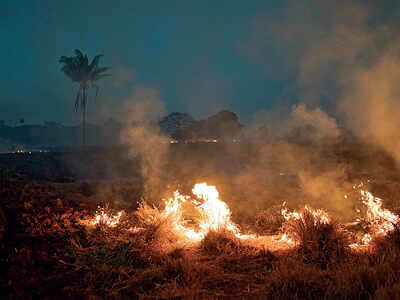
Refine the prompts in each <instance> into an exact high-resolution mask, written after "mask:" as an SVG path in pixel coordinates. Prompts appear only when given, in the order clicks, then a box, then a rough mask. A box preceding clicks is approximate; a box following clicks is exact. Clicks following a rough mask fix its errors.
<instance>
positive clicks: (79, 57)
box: [74, 49, 83, 61]
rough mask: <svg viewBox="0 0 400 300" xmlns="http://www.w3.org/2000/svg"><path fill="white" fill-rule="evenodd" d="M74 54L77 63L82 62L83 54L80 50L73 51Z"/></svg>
mask: <svg viewBox="0 0 400 300" xmlns="http://www.w3.org/2000/svg"><path fill="white" fill-rule="evenodd" d="M74 52H75V55H76V57H77V58H78V59H79V61H82V60H83V53H82V52H81V50H79V49H75V51H74Z"/></svg>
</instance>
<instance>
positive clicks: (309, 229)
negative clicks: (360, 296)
mask: <svg viewBox="0 0 400 300" xmlns="http://www.w3.org/2000/svg"><path fill="white" fill-rule="evenodd" d="M283 229H284V230H285V232H288V233H289V234H290V235H291V236H292V237H293V238H294V240H295V241H296V242H297V243H298V247H297V250H298V254H299V255H300V256H301V258H302V259H303V261H304V263H307V264H315V265H317V266H319V267H320V268H322V269H325V268H327V266H328V265H330V264H333V263H335V262H336V261H339V260H343V258H346V256H347V253H348V252H349V244H350V239H349V235H348V233H347V232H346V231H345V230H343V229H342V228H341V227H340V225H339V223H337V222H336V221H332V220H329V221H328V222H327V221H326V219H322V218H321V217H320V216H319V215H318V214H313V211H312V210H311V209H310V208H305V209H303V211H302V212H301V213H300V217H299V218H291V219H289V220H287V221H286V222H285V223H284V225H283Z"/></svg>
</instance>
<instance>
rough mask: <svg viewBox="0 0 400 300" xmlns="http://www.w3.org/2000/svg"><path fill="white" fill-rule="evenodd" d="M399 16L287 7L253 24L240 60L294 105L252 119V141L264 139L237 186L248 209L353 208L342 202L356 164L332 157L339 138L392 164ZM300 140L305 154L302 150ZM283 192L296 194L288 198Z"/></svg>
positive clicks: (326, 4) (344, 211) (342, 211)
mask: <svg viewBox="0 0 400 300" xmlns="http://www.w3.org/2000/svg"><path fill="white" fill-rule="evenodd" d="M398 12H399V6H398V5H395V4H394V2H391V1H383V2H382V3H381V2H379V3H378V2H374V1H347V0H346V1H345V0H339V1H318V0H308V1H286V2H285V6H284V8H283V9H282V11H281V13H280V14H275V15H271V14H270V13H261V14H259V15H258V16H257V17H256V18H255V19H254V21H253V24H252V32H251V35H250V37H249V38H248V39H247V40H244V41H242V42H241V44H240V50H241V52H242V53H243V54H245V55H246V57H247V58H248V59H249V61H250V62H252V63H255V64H261V65H263V66H265V72H266V74H267V75H269V76H270V77H273V78H275V79H280V80H285V81H286V82H287V83H288V84H289V85H293V87H291V88H289V90H291V91H293V92H294V93H295V95H288V96H289V97H292V98H294V97H296V99H298V100H299V99H301V102H300V101H296V102H297V103H300V104H297V105H294V106H292V110H291V111H289V109H287V107H286V108H282V107H277V108H273V109H272V110H270V111H267V112H259V113H258V114H257V115H256V116H255V120H254V123H253V124H252V126H251V130H250V133H254V132H255V131H257V129H262V130H260V131H259V133H260V132H261V133H264V134H265V135H267V138H265V139H264V140H263V142H262V144H261V146H260V147H259V150H258V151H257V153H256V155H255V157H256V158H255V159H254V160H255V162H256V163H252V164H249V167H248V168H247V169H246V170H243V171H242V172H241V174H240V175H239V176H238V177H237V178H236V181H237V183H241V182H246V186H248V187H249V190H248V191H246V193H247V195H246V197H249V196H250V197H252V198H251V199H252V205H248V206H251V207H260V206H261V205H263V201H266V202H268V201H269V202H271V201H272V202H275V203H276V202H278V203H279V201H276V199H279V200H282V198H287V199H285V200H287V201H288V203H289V204H290V203H292V204H296V203H302V202H303V203H304V202H305V203H310V204H311V205H315V206H316V207H323V208H327V209H329V210H333V211H335V212H336V213H338V214H339V215H342V216H348V215H349V213H350V211H351V207H352V204H351V201H350V200H349V199H347V200H346V199H345V198H344V197H343V196H344V194H346V193H348V192H349V190H351V185H352V182H350V179H349V178H350V176H349V169H351V168H352V166H350V164H352V163H353V162H349V161H343V157H342V158H341V159H340V157H338V156H337V155H336V152H338V151H339V150H338V149H340V147H344V146H343V145H344V144H339V143H340V142H341V134H342V132H344V131H346V132H348V131H350V132H351V133H353V135H354V136H355V137H356V138H357V139H359V140H362V141H364V142H367V143H370V144H371V145H377V146H379V147H381V148H382V149H384V150H385V151H387V152H388V153H390V154H391V155H392V156H393V157H394V158H395V160H396V161H397V163H399V161H400V155H399V154H398V153H399V151H398V150H399V147H400V144H399V140H400V139H399V138H400V136H399V131H398V128H400V121H399V120H400V115H399V113H400V104H399V102H398V99H399V96H400V95H399V92H400V90H399V87H398V86H399V85H398V79H399V78H400V77H399V75H400V74H399V70H400V65H399V53H400V51H399V50H400V49H399V45H400V43H399V38H398V31H399V30H398V28H399V27H398V21H397V19H398V18H397V17H396V16H397V15H398ZM282 103H284V102H281V103H280V105H282ZM278 105H279V104H278ZM339 124H340V125H339ZM255 136H257V134H255ZM299 137H300V139H302V138H304V137H306V140H307V141H308V142H310V143H309V145H308V146H307V145H304V144H299V143H298V140H299V139H298V138H299ZM324 140H325V141H329V142H328V143H326V142H324ZM342 142H343V141H342ZM346 147H352V146H351V145H348V146H346ZM350 149H351V148H350ZM351 151H355V149H351ZM359 151H365V149H359ZM371 153H372V150H371ZM364 154H365V153H364ZM253 155H254V154H253ZM371 172H372V170H371ZM372 173H373V172H372ZM279 174H282V176H280V177H279ZM289 175H290V176H289ZM277 178H280V180H279V179H277ZM292 179H293V180H292ZM280 182H286V183H285V184H284V185H286V186H287V185H293V188H292V192H290V193H288V191H286V190H285V191H283V189H282V187H281V185H280ZM262 186H264V187H267V186H269V187H271V186H274V189H275V191H265V188H264V190H263V189H262ZM250 187H251V188H250ZM261 195H262V196H261ZM281 195H285V196H281ZM262 198H264V199H265V200H263V199H262Z"/></svg>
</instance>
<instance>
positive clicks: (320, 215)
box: [281, 202, 330, 224]
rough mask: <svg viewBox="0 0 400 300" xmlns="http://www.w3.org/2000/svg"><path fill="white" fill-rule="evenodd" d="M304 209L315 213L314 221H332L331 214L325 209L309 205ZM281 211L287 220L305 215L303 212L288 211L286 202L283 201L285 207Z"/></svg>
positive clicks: (326, 222)
mask: <svg viewBox="0 0 400 300" xmlns="http://www.w3.org/2000/svg"><path fill="white" fill-rule="evenodd" d="M304 209H305V210H306V211H308V212H310V213H311V214H312V215H313V217H314V223H316V222H321V223H323V224H329V222H330V219H329V216H328V214H327V213H326V212H325V211H324V210H322V209H312V208H311V207H309V206H307V205H306V206H304ZM281 213H282V216H283V217H284V219H285V220H286V221H289V220H290V219H294V220H299V219H301V218H302V217H303V215H302V214H301V213H298V212H296V211H294V212H288V209H287V208H286V203H285V202H284V203H283V209H282V210H281Z"/></svg>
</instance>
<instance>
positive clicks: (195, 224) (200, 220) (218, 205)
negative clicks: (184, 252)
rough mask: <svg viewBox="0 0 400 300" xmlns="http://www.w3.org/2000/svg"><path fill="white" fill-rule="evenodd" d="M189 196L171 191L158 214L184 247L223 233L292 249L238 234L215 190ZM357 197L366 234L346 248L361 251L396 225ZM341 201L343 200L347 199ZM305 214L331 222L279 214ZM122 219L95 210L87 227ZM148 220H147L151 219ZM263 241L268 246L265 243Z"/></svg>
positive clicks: (365, 195) (287, 241) (196, 190)
mask: <svg viewBox="0 0 400 300" xmlns="http://www.w3.org/2000/svg"><path fill="white" fill-rule="evenodd" d="M192 193H193V195H194V197H190V196H184V195H182V194H180V193H179V191H175V192H174V195H173V197H171V198H169V199H167V200H165V201H164V204H165V206H164V209H163V210H162V211H161V212H160V214H159V217H160V218H161V219H163V220H168V224H169V226H170V230H171V231H172V232H174V233H175V234H176V235H177V236H178V237H179V238H180V239H181V240H182V242H184V243H185V244H193V243H198V242H200V241H201V240H203V239H204V237H205V236H206V235H207V233H208V232H209V231H219V230H225V231H229V232H231V233H232V234H234V235H235V236H236V237H237V238H240V239H242V240H249V241H257V244H258V245H261V246H263V247H264V246H266V244H269V245H270V244H271V242H274V243H278V244H280V245H281V246H282V247H284V248H287V247H291V246H295V245H296V243H295V241H294V240H293V239H292V237H291V236H290V234H289V233H286V232H283V233H282V234H281V235H280V236H279V237H278V238H276V236H259V235H256V234H244V233H242V232H241V230H240V227H239V226H238V225H237V224H235V223H234V222H233V221H232V220H231V211H230V209H229V207H228V205H227V204H226V203H225V202H224V201H222V200H221V199H220V198H219V193H218V190H217V188H216V187H215V186H212V185H207V183H198V184H196V185H195V186H194V187H193V189H192ZM360 194H361V200H362V204H363V205H365V206H366V209H367V210H366V215H367V221H368V223H369V232H368V233H365V234H364V235H363V236H361V237H360V238H359V241H357V242H355V243H353V244H351V245H350V247H351V248H353V249H362V248H364V247H366V246H368V245H369V244H370V242H371V241H372V240H373V239H374V238H375V237H379V236H384V235H386V234H387V233H388V232H390V231H392V230H394V228H395V224H397V223H398V221H399V217H398V216H397V215H395V214H393V213H392V212H390V211H389V210H387V209H383V208H382V199H380V198H377V197H374V196H373V195H372V194H371V193H369V192H368V191H365V190H360ZM345 198H346V199H347V196H345ZM187 208H189V209H190V211H191V212H192V213H191V214H192V217H191V218H187V216H185V214H186V213H185V211H186V210H187ZM305 211H307V212H308V213H311V215H312V216H313V218H314V220H315V221H314V222H319V223H322V224H329V223H330V222H331V218H330V217H329V215H328V213H327V212H325V211H324V210H322V209H312V208H311V207H309V206H307V205H306V206H305V207H304V210H303V211H300V212H297V211H292V212H289V210H288V209H287V208H286V206H285V203H283V209H282V210H281V213H282V216H283V217H284V219H285V221H290V220H300V219H302V218H304V215H303V213H304V212H305ZM122 215H123V211H120V212H118V214H116V215H112V214H109V213H106V212H105V210H104V209H99V210H98V211H97V212H96V216H95V217H94V220H92V221H91V222H89V223H90V224H91V225H105V226H108V227H116V226H117V225H118V224H119V222H120V218H121V216H122ZM149 217H150V218H151V217H152V216H149ZM357 222H360V220H357ZM140 230H144V228H136V227H135V228H131V231H132V232H138V231H140ZM267 241H269V242H268V243H267Z"/></svg>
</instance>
